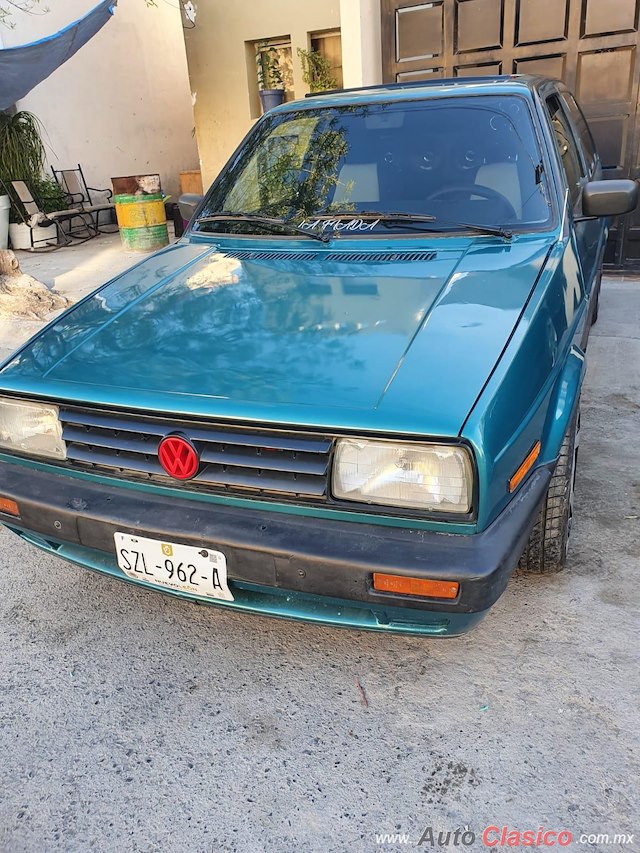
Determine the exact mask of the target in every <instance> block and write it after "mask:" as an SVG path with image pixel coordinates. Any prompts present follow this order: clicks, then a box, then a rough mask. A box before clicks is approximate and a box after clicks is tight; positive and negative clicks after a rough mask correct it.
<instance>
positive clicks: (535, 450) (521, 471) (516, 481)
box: [509, 441, 540, 492]
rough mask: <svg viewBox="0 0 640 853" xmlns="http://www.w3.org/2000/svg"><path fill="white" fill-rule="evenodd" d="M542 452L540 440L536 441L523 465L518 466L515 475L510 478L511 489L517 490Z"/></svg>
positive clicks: (511, 490)
mask: <svg viewBox="0 0 640 853" xmlns="http://www.w3.org/2000/svg"><path fill="white" fill-rule="evenodd" d="M539 453H540V442H539V441H536V443H535V444H534V445H533V447H532V448H531V450H530V451H529V452H528V453H527V455H526V456H525V458H524V461H523V462H522V465H521V466H520V467H519V468H518V470H517V471H516V473H515V474H514V475H513V477H512V478H511V479H510V480H509V491H510V492H513V491H515V490H516V489H517V488H518V486H519V485H520V483H521V482H522V481H523V480H524V478H525V476H526V474H527V472H528V471H529V469H530V468H531V466H532V465H533V463H534V462H535V461H536V459H537V458H538V454H539Z"/></svg>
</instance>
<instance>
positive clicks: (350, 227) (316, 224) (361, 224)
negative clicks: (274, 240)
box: [299, 218, 380, 232]
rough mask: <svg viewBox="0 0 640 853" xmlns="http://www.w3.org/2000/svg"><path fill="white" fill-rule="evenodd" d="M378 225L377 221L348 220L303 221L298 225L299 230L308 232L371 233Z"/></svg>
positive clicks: (378, 221)
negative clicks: (303, 229)
mask: <svg viewBox="0 0 640 853" xmlns="http://www.w3.org/2000/svg"><path fill="white" fill-rule="evenodd" d="M379 224H380V220H379V219H374V220H373V222H365V220H364V219H358V218H355V219H349V220H347V221H346V222H345V221H344V220H343V219H305V220H304V222H301V223H300V226H299V227H300V228H306V229H307V230H309V231H318V230H319V231H323V232H324V231H326V230H327V229H330V230H331V231H373V229H374V228H375V227H376V225H379Z"/></svg>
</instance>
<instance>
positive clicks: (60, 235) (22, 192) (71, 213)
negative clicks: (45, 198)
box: [5, 181, 98, 251]
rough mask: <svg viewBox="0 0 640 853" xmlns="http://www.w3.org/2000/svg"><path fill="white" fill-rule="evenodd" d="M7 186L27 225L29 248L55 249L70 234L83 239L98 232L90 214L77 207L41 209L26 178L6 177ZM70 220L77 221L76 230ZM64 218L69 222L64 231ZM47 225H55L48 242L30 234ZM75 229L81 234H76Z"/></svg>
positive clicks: (72, 236) (69, 239)
mask: <svg viewBox="0 0 640 853" xmlns="http://www.w3.org/2000/svg"><path fill="white" fill-rule="evenodd" d="M7 189H8V195H9V196H10V197H11V199H12V200H13V202H14V206H15V208H16V210H17V211H18V213H19V214H20V218H21V219H22V221H23V223H24V224H25V225H26V226H27V227H28V228H29V237H30V241H31V247H30V249H31V251H34V250H37V249H44V248H49V249H57V248H60V247H61V246H68V245H69V243H71V238H74V239H76V240H78V242H80V243H84V242H85V241H86V240H90V239H91V238H92V237H95V236H96V234H97V233H98V232H97V230H96V229H95V226H94V225H93V220H92V219H91V216H90V214H88V213H86V212H85V211H84V210H82V208H80V207H73V208H69V209H68V210H55V211H52V212H50V213H45V212H44V210H43V209H42V202H41V201H40V200H39V199H38V197H37V196H36V195H35V193H33V192H32V191H31V190H30V189H29V186H28V185H27V183H26V181H9V182H8V185H7ZM5 191H6V190H5ZM74 220H79V222H80V225H79V226H77V230H74V229H73V227H72V225H71V223H72V222H73V221H74ZM65 222H67V223H69V230H68V231H65V230H64V228H63V227H62V226H63V224H64V223H65ZM49 225H55V227H56V242H55V243H52V242H51V241H50V240H49V239H48V238H38V237H34V231H35V229H36V228H47V227H48V226H49ZM78 231H79V232H80V235H81V236H78Z"/></svg>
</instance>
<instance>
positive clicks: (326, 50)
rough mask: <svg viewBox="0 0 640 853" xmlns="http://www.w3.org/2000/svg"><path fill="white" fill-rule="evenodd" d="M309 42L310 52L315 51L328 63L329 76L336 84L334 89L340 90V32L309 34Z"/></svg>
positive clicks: (330, 31) (341, 83)
mask: <svg viewBox="0 0 640 853" xmlns="http://www.w3.org/2000/svg"><path fill="white" fill-rule="evenodd" d="M310 41H311V50H315V51H317V52H318V53H319V54H320V56H322V57H324V59H326V60H327V62H328V63H329V67H330V68H331V76H332V77H333V78H334V79H335V81H336V83H337V84H338V85H337V86H336V88H337V89H342V86H343V81H342V39H341V37H340V30H328V31H326V32H322V33H311V35H310Z"/></svg>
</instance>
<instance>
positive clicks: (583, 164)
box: [545, 91, 606, 294]
mask: <svg viewBox="0 0 640 853" xmlns="http://www.w3.org/2000/svg"><path fill="white" fill-rule="evenodd" d="M571 101H573V103H572V104H571V108H572V109H574V110H575V111H577V112H576V116H577V117H581V119H582V120H581V122H579V125H578V126H579V127H580V128H581V132H582V137H583V139H584V142H583V139H581V133H580V132H579V130H578V127H576V126H575V125H574V124H573V122H572V120H571V118H570V108H569V104H570V102H571ZM545 106H546V108H547V113H548V116H549V120H550V123H551V127H552V129H553V136H554V140H555V143H556V148H557V150H558V154H559V156H560V161H561V163H562V167H563V169H564V174H565V177H566V181H567V188H568V191H569V207H570V209H571V211H572V217H573V220H574V222H573V227H574V231H575V236H576V246H577V251H578V257H579V260H580V265H581V268H582V275H583V279H584V288H585V291H586V293H588V294H591V292H592V289H593V285H594V282H595V280H596V277H597V274H598V272H599V268H600V262H601V259H602V252H603V250H604V244H605V240H606V224H605V222H604V220H602V219H594V220H582V221H581V220H580V218H579V217H580V216H581V214H582V188H583V186H584V185H585V184H586V183H587V181H590V180H595V179H597V176H598V174H599V170H600V162H599V160H598V156H597V153H596V149H595V145H594V144H593V139H592V138H591V134H590V133H589V128H588V126H587V123H586V121H585V120H584V116H582V113H581V112H580V110H579V107H578V105H577V103H576V102H575V100H574V99H573V97H572V96H571V95H570V94H569V93H568V92H567V93H566V95H565V93H564V92H559V91H557V92H555V93H554V94H552V95H549V96H548V97H547V98H546V100H545ZM576 220H577V221H576Z"/></svg>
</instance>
